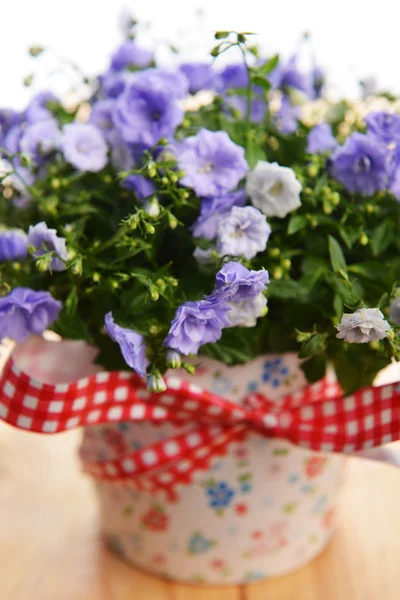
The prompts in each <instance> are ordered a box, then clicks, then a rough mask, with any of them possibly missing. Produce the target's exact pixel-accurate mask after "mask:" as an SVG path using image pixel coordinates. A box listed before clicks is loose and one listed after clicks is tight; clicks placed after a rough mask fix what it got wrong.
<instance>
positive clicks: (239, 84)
mask: <svg viewBox="0 0 400 600" xmlns="http://www.w3.org/2000/svg"><path fill="white" fill-rule="evenodd" d="M248 81H249V75H248V72H247V69H246V65H245V64H244V63H236V64H231V65H227V66H226V67H225V68H224V69H223V70H222V71H221V72H220V73H219V86H218V91H220V92H226V91H227V90H234V89H238V88H245V87H247V83H248Z"/></svg>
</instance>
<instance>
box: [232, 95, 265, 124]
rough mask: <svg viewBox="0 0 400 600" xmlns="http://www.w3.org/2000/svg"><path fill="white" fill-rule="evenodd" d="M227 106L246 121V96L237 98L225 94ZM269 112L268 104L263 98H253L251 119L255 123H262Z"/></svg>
mask: <svg viewBox="0 0 400 600" xmlns="http://www.w3.org/2000/svg"><path fill="white" fill-rule="evenodd" d="M222 97H223V99H224V102H225V104H226V106H228V107H229V108H231V109H234V110H235V111H237V113H238V114H239V116H240V117H241V118H242V119H244V118H245V117H246V114H247V98H245V97H244V96H236V95H231V94H229V95H228V94H224V95H223V96H222ZM266 110H267V103H266V102H265V100H263V99H262V98H258V97H257V96H253V97H252V99H251V111H250V119H251V120H252V121H253V123H262V121H263V120H264V117H265V113H266Z"/></svg>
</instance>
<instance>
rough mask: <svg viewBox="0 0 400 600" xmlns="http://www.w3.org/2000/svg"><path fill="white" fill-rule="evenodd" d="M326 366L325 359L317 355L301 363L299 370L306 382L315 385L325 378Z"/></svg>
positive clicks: (321, 355)
mask: <svg viewBox="0 0 400 600" xmlns="http://www.w3.org/2000/svg"><path fill="white" fill-rule="evenodd" d="M326 366H327V365H326V357H325V356H324V355H323V354H319V355H317V356H313V357H312V358H309V359H308V360H306V361H305V362H303V363H302V365H301V369H302V371H303V373H304V375H305V376H306V379H307V381H308V382H309V383H315V382H316V381H320V380H321V379H322V378H323V377H324V376H325V372H326Z"/></svg>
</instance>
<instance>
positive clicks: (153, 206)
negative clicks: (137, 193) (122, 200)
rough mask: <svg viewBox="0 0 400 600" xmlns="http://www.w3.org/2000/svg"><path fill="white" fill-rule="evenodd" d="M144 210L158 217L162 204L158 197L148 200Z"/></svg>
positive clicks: (151, 215)
mask: <svg viewBox="0 0 400 600" xmlns="http://www.w3.org/2000/svg"><path fill="white" fill-rule="evenodd" d="M144 210H145V211H146V212H147V213H148V214H149V215H150V217H153V219H156V218H157V217H158V216H159V214H160V204H159V202H158V200H157V198H153V199H152V200H148V201H147V202H146V203H145V205H144Z"/></svg>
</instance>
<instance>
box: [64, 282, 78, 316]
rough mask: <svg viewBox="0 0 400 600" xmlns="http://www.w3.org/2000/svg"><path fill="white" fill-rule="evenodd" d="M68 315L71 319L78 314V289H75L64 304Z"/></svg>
mask: <svg viewBox="0 0 400 600" xmlns="http://www.w3.org/2000/svg"><path fill="white" fill-rule="evenodd" d="M64 306H65V310H66V313H67V315H68V316H69V317H71V316H72V315H74V314H75V313H76V309H77V307H78V289H77V288H76V287H73V288H72V290H71V291H70V293H69V294H68V296H67V298H66V300H65V302H64Z"/></svg>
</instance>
